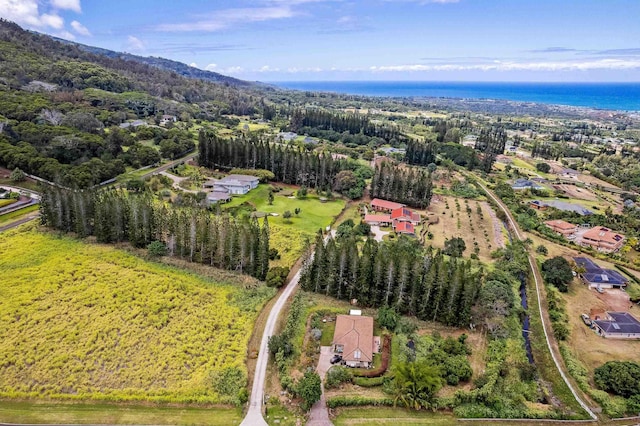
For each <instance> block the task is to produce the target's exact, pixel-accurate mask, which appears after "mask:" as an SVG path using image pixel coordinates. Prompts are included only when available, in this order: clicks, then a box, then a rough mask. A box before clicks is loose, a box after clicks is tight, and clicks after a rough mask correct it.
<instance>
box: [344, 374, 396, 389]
mask: <svg viewBox="0 0 640 426" xmlns="http://www.w3.org/2000/svg"><path fill="white" fill-rule="evenodd" d="M390 380H391V378H390V377H389V376H380V377H356V378H354V379H353V383H354V384H356V385H358V386H362V387H363V388H373V387H376V386H382V385H383V384H385V383H386V382H388V381H390Z"/></svg>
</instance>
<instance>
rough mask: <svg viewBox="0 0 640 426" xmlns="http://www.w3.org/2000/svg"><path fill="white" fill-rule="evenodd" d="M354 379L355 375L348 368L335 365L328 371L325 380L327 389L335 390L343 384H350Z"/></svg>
mask: <svg viewBox="0 0 640 426" xmlns="http://www.w3.org/2000/svg"><path fill="white" fill-rule="evenodd" d="M352 379H353V373H352V372H351V370H349V369H348V368H346V367H341V366H339V365H334V366H333V367H331V368H330V369H329V371H327V375H326V377H325V379H324V388H325V389H334V388H337V387H338V386H340V385H341V384H343V383H346V382H350V381H351V380H352Z"/></svg>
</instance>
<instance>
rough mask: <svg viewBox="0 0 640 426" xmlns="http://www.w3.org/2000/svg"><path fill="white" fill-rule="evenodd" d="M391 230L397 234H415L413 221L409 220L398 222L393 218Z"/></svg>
mask: <svg viewBox="0 0 640 426" xmlns="http://www.w3.org/2000/svg"><path fill="white" fill-rule="evenodd" d="M393 230H394V231H396V233H397V234H405V235H415V234H416V231H415V228H414V227H413V223H411V222H400V221H397V220H394V221H393Z"/></svg>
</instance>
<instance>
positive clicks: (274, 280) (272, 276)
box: [266, 266, 289, 288]
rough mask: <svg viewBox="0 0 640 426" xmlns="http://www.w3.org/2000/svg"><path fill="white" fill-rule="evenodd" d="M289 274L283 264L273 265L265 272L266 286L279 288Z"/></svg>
mask: <svg viewBox="0 0 640 426" xmlns="http://www.w3.org/2000/svg"><path fill="white" fill-rule="evenodd" d="M288 275H289V268H287V267H284V266H274V267H273V268H270V269H269V272H267V278H266V282H267V286H269V287H275V288H280V287H282V285H283V284H284V282H285V281H286V279H287V276H288Z"/></svg>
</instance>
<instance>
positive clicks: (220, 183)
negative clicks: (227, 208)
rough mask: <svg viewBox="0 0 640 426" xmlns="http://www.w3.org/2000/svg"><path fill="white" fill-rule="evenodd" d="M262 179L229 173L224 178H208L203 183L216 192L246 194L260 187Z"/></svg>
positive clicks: (205, 186)
mask: <svg viewBox="0 0 640 426" xmlns="http://www.w3.org/2000/svg"><path fill="white" fill-rule="evenodd" d="M259 182H260V179H258V178H257V177H255V176H248V175H229V176H225V177H224V178H222V179H219V180H216V179H211V180H208V181H206V182H205V183H204V185H202V186H203V187H204V188H205V189H207V188H209V189H213V191H214V192H225V191H228V192H229V193H230V194H232V195H244V194H246V193H247V192H249V191H251V190H252V189H255V188H257V187H258V183H259Z"/></svg>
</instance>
